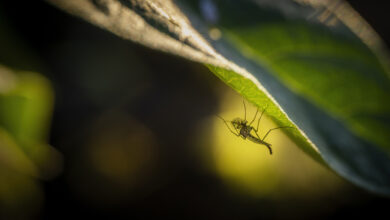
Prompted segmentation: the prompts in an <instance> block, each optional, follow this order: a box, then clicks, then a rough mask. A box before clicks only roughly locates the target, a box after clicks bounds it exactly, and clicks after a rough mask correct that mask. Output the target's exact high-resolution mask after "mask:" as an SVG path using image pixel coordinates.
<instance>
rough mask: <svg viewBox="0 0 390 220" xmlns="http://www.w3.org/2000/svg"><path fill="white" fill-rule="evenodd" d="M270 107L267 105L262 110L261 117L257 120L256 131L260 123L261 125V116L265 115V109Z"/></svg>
mask: <svg viewBox="0 0 390 220" xmlns="http://www.w3.org/2000/svg"><path fill="white" fill-rule="evenodd" d="M267 108H268V105H267V106H265V108H264V109H263V111H262V112H261V115H260V118H259V120H258V121H257V127H256V131H258V130H259V125H260V120H261V117H263V114H264V112H265V110H266V109H267Z"/></svg>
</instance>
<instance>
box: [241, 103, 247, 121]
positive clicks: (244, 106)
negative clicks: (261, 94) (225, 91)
mask: <svg viewBox="0 0 390 220" xmlns="http://www.w3.org/2000/svg"><path fill="white" fill-rule="evenodd" d="M242 103H243V104H244V120H245V121H246V106H245V100H244V99H242Z"/></svg>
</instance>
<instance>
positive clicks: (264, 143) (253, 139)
mask: <svg viewBox="0 0 390 220" xmlns="http://www.w3.org/2000/svg"><path fill="white" fill-rule="evenodd" d="M247 138H248V139H249V140H251V141H253V142H255V143H257V144H262V145H265V146H266V147H267V148H268V150H269V153H270V154H272V148H271V144H269V143H267V142H265V141H262V140H260V139H259V138H256V137H253V136H252V135H249V136H248V137H247Z"/></svg>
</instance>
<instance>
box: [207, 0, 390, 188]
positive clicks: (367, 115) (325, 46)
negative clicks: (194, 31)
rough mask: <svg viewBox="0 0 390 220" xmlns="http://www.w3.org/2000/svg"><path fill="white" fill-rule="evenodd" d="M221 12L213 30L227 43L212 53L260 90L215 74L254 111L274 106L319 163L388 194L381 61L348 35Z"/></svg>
mask: <svg viewBox="0 0 390 220" xmlns="http://www.w3.org/2000/svg"><path fill="white" fill-rule="evenodd" d="M238 7H240V8H241V9H243V10H237V8H238ZM217 8H218V10H219V11H218V13H219V16H220V17H219V19H220V21H219V23H218V24H217V25H215V26H214V28H215V27H217V28H218V29H219V30H220V31H221V33H222V39H220V40H219V41H217V42H214V47H216V48H220V51H223V52H222V53H223V55H224V56H225V57H227V58H229V60H231V61H233V62H234V63H236V64H238V65H239V66H242V67H245V68H246V69H247V70H248V72H250V74H251V76H252V77H254V78H255V80H257V81H258V83H259V85H256V84H255V83H253V80H249V79H248V78H245V77H243V76H242V75H241V74H239V73H236V72H233V71H229V70H226V69H223V68H218V67H210V69H211V70H212V71H213V72H214V73H215V74H216V75H217V76H218V77H219V78H221V79H222V80H223V81H225V82H226V83H227V84H228V85H230V86H231V87H232V88H233V89H235V90H236V91H238V92H239V93H240V94H241V95H243V96H244V97H245V98H247V99H248V100H249V101H251V102H252V103H253V104H255V105H256V106H258V107H260V108H263V107H264V106H266V105H268V106H272V107H271V108H269V110H268V109H267V114H268V115H269V116H270V117H271V118H272V119H273V120H274V121H275V122H276V123H277V124H278V125H280V126H283V125H287V126H295V127H296V128H297V130H292V129H288V130H287V129H286V130H285V131H284V132H285V133H286V134H287V135H288V136H289V137H290V138H291V139H292V140H294V142H295V143H296V144H297V145H298V146H299V147H300V148H301V149H302V150H304V151H305V152H306V153H308V154H309V155H310V156H312V157H313V158H314V159H315V160H317V161H320V162H321V161H322V160H321V158H322V159H323V161H324V162H325V164H327V165H328V166H329V167H331V168H332V169H334V170H335V171H336V172H337V173H338V174H340V175H341V176H343V177H345V178H347V179H349V180H350V181H352V182H354V183H355V184H357V185H360V186H362V187H364V188H366V189H369V190H372V191H375V192H379V193H383V194H388V195H390V175H389V173H390V158H389V155H390V135H389V134H390V123H389V122H390V102H389V101H388V100H390V99H389V98H390V97H389V94H390V81H389V75H388V74H389V73H388V71H387V70H386V68H385V67H384V65H383V64H382V63H381V62H380V59H378V57H377V56H376V55H375V54H374V53H373V52H372V51H371V50H370V49H369V48H368V47H367V46H366V45H365V44H364V43H363V42H362V41H360V39H358V38H356V37H354V36H353V35H351V33H350V32H348V29H339V30H338V31H336V30H334V29H330V28H328V27H325V26H324V25H321V24H319V23H309V22H305V21H302V20H300V19H295V20H294V19H291V20H286V19H283V17H282V16H281V15H280V14H279V15H278V14H277V13H276V12H274V11H269V10H267V9H262V8H259V7H258V6H257V5H254V4H251V3H248V2H247V3H243V2H240V4H239V5H238V4H235V3H233V2H230V3H225V4H219V5H218V6H217ZM246 9H247V10H246ZM344 28H345V27H344ZM262 87H264V88H265V89H262ZM268 92H269V93H270V95H271V96H272V97H273V98H274V101H276V102H274V104H272V101H273V100H272V98H270V97H269V96H270V95H268ZM276 103H278V104H279V106H277V105H275V104H276Z"/></svg>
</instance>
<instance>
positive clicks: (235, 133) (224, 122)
mask: <svg viewBox="0 0 390 220" xmlns="http://www.w3.org/2000/svg"><path fill="white" fill-rule="evenodd" d="M217 117H218V118H220V119H222V120H223V122H224V123H225V125H226V127H227V128H228V129H229V131H230V132H232V133H233V134H234V135H236V136H237V137H238V136H240V134H238V132H237V130H236V132H237V133H235V132H234V131H233V130H232V129H231V128H230V127H229V125H228V123H227V122H226V120H225V119H223V118H222V117H221V116H219V115H217ZM234 129H236V128H234Z"/></svg>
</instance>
